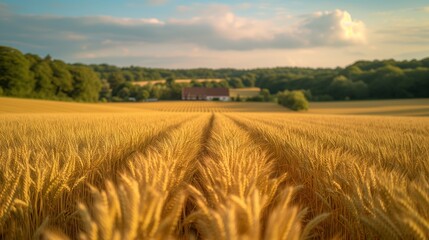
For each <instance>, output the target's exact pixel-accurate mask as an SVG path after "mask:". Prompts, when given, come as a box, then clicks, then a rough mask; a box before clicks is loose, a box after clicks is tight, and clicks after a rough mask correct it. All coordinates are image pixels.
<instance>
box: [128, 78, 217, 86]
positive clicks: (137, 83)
mask: <svg viewBox="0 0 429 240" xmlns="http://www.w3.org/2000/svg"><path fill="white" fill-rule="evenodd" d="M194 80H195V81H197V82H213V81H214V82H221V81H223V80H225V79H222V78H207V79H205V78H199V79H194ZM174 81H175V82H176V83H190V82H191V81H192V79H175V80H174ZM149 83H152V84H157V83H165V79H160V80H148V81H140V82H133V84H134V85H139V86H145V85H147V84H149Z"/></svg>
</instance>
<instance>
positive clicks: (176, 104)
mask: <svg viewBox="0 0 429 240" xmlns="http://www.w3.org/2000/svg"><path fill="white" fill-rule="evenodd" d="M146 111H162V112H277V113H281V112H289V113H292V112H291V111H289V110H288V109H286V108H284V107H281V106H279V105H278V104H276V103H263V102H206V101H159V102H143V103H72V102H57V101H46V100H33V99H18V98H0V113H55V112H58V113H59V112H64V113H67V112H81V113H85V112H94V113H98V112H146ZM306 113H312V114H339V115H343V114H346V115H391V116H429V99H409V100H383V101H347V102H312V103H310V110H309V111H308V112H306ZM294 114H303V113H294Z"/></svg>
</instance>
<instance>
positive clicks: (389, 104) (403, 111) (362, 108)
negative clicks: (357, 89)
mask: <svg viewBox="0 0 429 240" xmlns="http://www.w3.org/2000/svg"><path fill="white" fill-rule="evenodd" d="M309 112H310V113H321V114H353V115H398V116H429V99H401V100H372V101H341V102H312V103H310V111H309Z"/></svg>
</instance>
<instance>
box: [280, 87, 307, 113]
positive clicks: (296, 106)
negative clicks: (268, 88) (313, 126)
mask: <svg viewBox="0 0 429 240" xmlns="http://www.w3.org/2000/svg"><path fill="white" fill-rule="evenodd" d="M277 99H278V103H279V104H281V105H282V106H285V107H287V108H290V109H292V110H294V111H302V110H308V106H309V103H308V101H307V99H306V98H305V95H304V93H303V92H302V91H298V90H295V91H288V90H286V91H284V92H281V93H279V94H278V95H277Z"/></svg>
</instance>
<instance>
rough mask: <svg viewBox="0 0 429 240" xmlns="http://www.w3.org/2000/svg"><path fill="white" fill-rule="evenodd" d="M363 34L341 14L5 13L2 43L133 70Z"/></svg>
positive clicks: (351, 41)
mask: <svg viewBox="0 0 429 240" xmlns="http://www.w3.org/2000/svg"><path fill="white" fill-rule="evenodd" d="M365 32H366V31H365V25H364V24H363V23H362V22H361V21H356V20H354V19H352V17H351V15H350V14H349V13H348V12H347V11H343V10H335V11H330V12H318V13H314V14H308V15H304V16H294V17H290V16H288V17H284V18H273V19H264V20H262V19H254V18H248V17H241V16H238V15H236V14H234V13H233V12H232V11H231V10H230V9H229V8H227V7H223V6H217V7H215V8H213V7H211V8H207V9H205V10H204V11H201V12H199V14H196V15H195V16H194V17H187V18H184V17H182V18H176V19H174V18H172V19H168V20H160V19H156V18H118V17H111V16H88V17H62V16H35V15H19V14H14V13H11V12H9V11H2V10H1V9H0V34H1V37H0V44H2V45H9V46H13V47H17V48H19V49H21V50H22V51H24V52H32V53H37V54H41V55H44V54H48V53H49V54H52V55H54V56H56V57H58V58H62V59H65V60H68V61H70V60H71V61H92V62H100V61H108V59H121V61H124V64H129V61H132V62H133V61H136V59H138V58H141V59H154V60H157V59H158V60H159V61H161V59H166V58H168V59H171V60H172V61H173V60H178V59H181V58H182V59H183V58H184V57H187V58H189V59H202V58H205V57H207V56H205V55H206V54H207V53H208V52H209V53H210V54H211V56H216V59H219V58H220V56H222V52H223V53H225V54H226V53H227V54H230V55H231V54H239V52H241V53H240V54H241V55H242V54H244V52H247V53H246V54H247V55H246V56H251V55H252V51H259V52H260V51H267V50H268V49H270V51H283V50H288V49H289V50H300V49H303V50H304V49H308V48H320V47H338V46H348V45H359V44H362V43H365V41H366V33H365ZM219 51H220V52H219ZM215 52H218V53H219V54H217V53H216V54H215ZM200 53H201V54H200ZM283 53H284V52H283ZM246 58H247V57H246ZM126 59H128V60H126ZM206 60H207V61H211V60H208V59H206ZM192 61H193V60H192ZM225 61H227V60H224V61H223V62H225ZM108 62H111V61H108ZM197 62H198V61H197ZM115 63H116V64H119V65H123V64H121V63H118V62H117V61H116V62H115ZM145 63H146V62H145ZM154 64H155V65H158V63H157V62H156V63H154Z"/></svg>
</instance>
